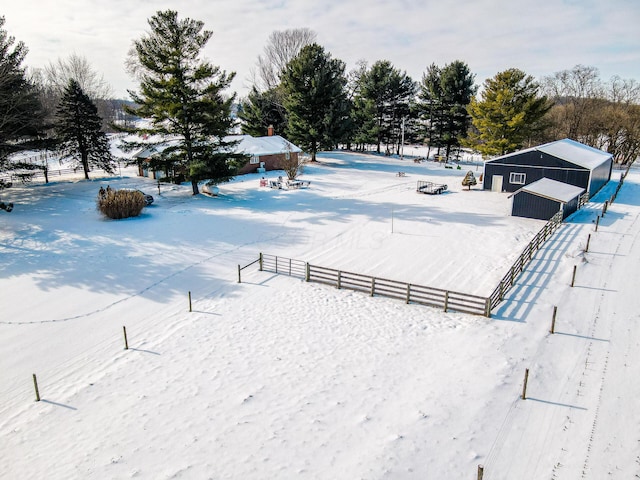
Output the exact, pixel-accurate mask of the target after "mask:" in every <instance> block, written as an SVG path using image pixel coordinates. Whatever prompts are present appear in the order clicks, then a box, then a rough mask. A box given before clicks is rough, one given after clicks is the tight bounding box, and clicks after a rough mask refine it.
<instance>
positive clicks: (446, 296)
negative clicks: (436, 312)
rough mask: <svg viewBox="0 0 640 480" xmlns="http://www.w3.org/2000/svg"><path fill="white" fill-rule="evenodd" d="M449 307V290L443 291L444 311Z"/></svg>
mask: <svg viewBox="0 0 640 480" xmlns="http://www.w3.org/2000/svg"><path fill="white" fill-rule="evenodd" d="M448 309H449V292H444V311H445V313H446V312H447V310H448Z"/></svg>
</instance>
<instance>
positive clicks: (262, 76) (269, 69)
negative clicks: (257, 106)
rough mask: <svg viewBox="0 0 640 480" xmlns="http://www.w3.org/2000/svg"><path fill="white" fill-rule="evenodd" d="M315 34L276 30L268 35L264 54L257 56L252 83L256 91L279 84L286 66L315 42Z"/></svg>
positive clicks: (302, 29)
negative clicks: (302, 50) (303, 49)
mask: <svg viewBox="0 0 640 480" xmlns="http://www.w3.org/2000/svg"><path fill="white" fill-rule="evenodd" d="M316 36H317V35H316V33H315V32H314V31H313V30H310V29H308V28H291V29H287V30H282V31H280V30H277V31H275V32H272V33H271V35H269V40H268V42H267V45H265V47H264V53H263V54H262V55H260V56H258V61H257V66H256V70H255V71H254V72H253V77H254V78H253V83H254V85H256V87H257V88H258V90H260V91H264V90H270V89H272V88H275V87H276V86H278V85H279V83H280V76H281V75H282V72H283V71H284V69H285V67H286V66H287V64H288V63H289V62H290V61H291V60H292V59H293V58H295V57H296V55H298V53H299V52H300V50H301V49H302V48H303V47H305V46H307V45H311V44H312V43H314V42H315V40H316Z"/></svg>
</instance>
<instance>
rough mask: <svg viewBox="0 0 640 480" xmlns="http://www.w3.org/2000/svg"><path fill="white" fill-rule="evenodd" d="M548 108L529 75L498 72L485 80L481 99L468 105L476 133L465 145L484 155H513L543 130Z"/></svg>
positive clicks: (520, 72)
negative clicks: (512, 153)
mask: <svg viewBox="0 0 640 480" xmlns="http://www.w3.org/2000/svg"><path fill="white" fill-rule="evenodd" d="M551 106H552V103H551V102H549V100H548V99H547V97H546V96H544V95H541V94H540V86H539V84H538V83H537V82H536V81H535V80H534V79H533V77H531V76H530V75H527V74H526V73H524V72H523V71H522V70H519V69H517V68H511V69H509V70H505V71H504V72H499V73H497V74H496V76H495V77H493V78H488V79H487V80H485V82H484V89H483V90H482V93H481V95H480V98H474V99H472V100H471V103H470V104H469V114H470V115H471V118H472V123H473V126H474V127H475V130H473V129H472V130H471V133H470V135H469V137H468V139H467V140H466V141H465V142H464V143H465V144H466V145H467V146H470V147H472V148H474V149H476V150H478V151H479V152H481V153H482V154H484V155H504V154H505V153H510V152H514V151H516V150H518V149H519V148H522V147H523V146H524V145H525V144H526V143H527V141H528V140H529V139H530V138H531V137H532V136H533V135H535V134H536V133H537V132H538V131H540V130H541V129H542V128H544V124H543V123H542V119H543V117H544V115H545V114H546V113H547V112H548V111H549V109H550V108H551Z"/></svg>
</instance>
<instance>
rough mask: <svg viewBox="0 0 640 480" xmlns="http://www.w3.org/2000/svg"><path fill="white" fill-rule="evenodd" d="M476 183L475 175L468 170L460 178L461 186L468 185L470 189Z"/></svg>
mask: <svg viewBox="0 0 640 480" xmlns="http://www.w3.org/2000/svg"><path fill="white" fill-rule="evenodd" d="M476 183H478V181H477V180H476V177H475V176H474V175H473V172H472V171H471V170H469V171H468V172H467V174H466V175H465V176H464V178H463V179H462V186H463V187H469V190H471V186H472V185H475V184H476Z"/></svg>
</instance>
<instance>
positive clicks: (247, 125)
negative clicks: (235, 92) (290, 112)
mask: <svg viewBox="0 0 640 480" xmlns="http://www.w3.org/2000/svg"><path fill="white" fill-rule="evenodd" d="M280 90H281V89H280ZM281 97H282V94H280V93H277V92H276V89H271V90H267V91H266V92H259V91H258V89H257V88H256V87H255V86H254V87H253V88H252V89H251V92H249V95H248V97H247V99H246V100H245V101H243V102H242V103H241V104H240V109H239V111H238V117H239V118H240V120H242V125H241V128H242V133H245V134H248V135H253V136H254V137H262V136H264V135H267V132H268V129H269V126H273V128H274V130H275V131H276V132H277V133H282V132H284V130H285V128H286V125H287V115H286V110H285V108H284V106H283V105H282V101H281Z"/></svg>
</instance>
